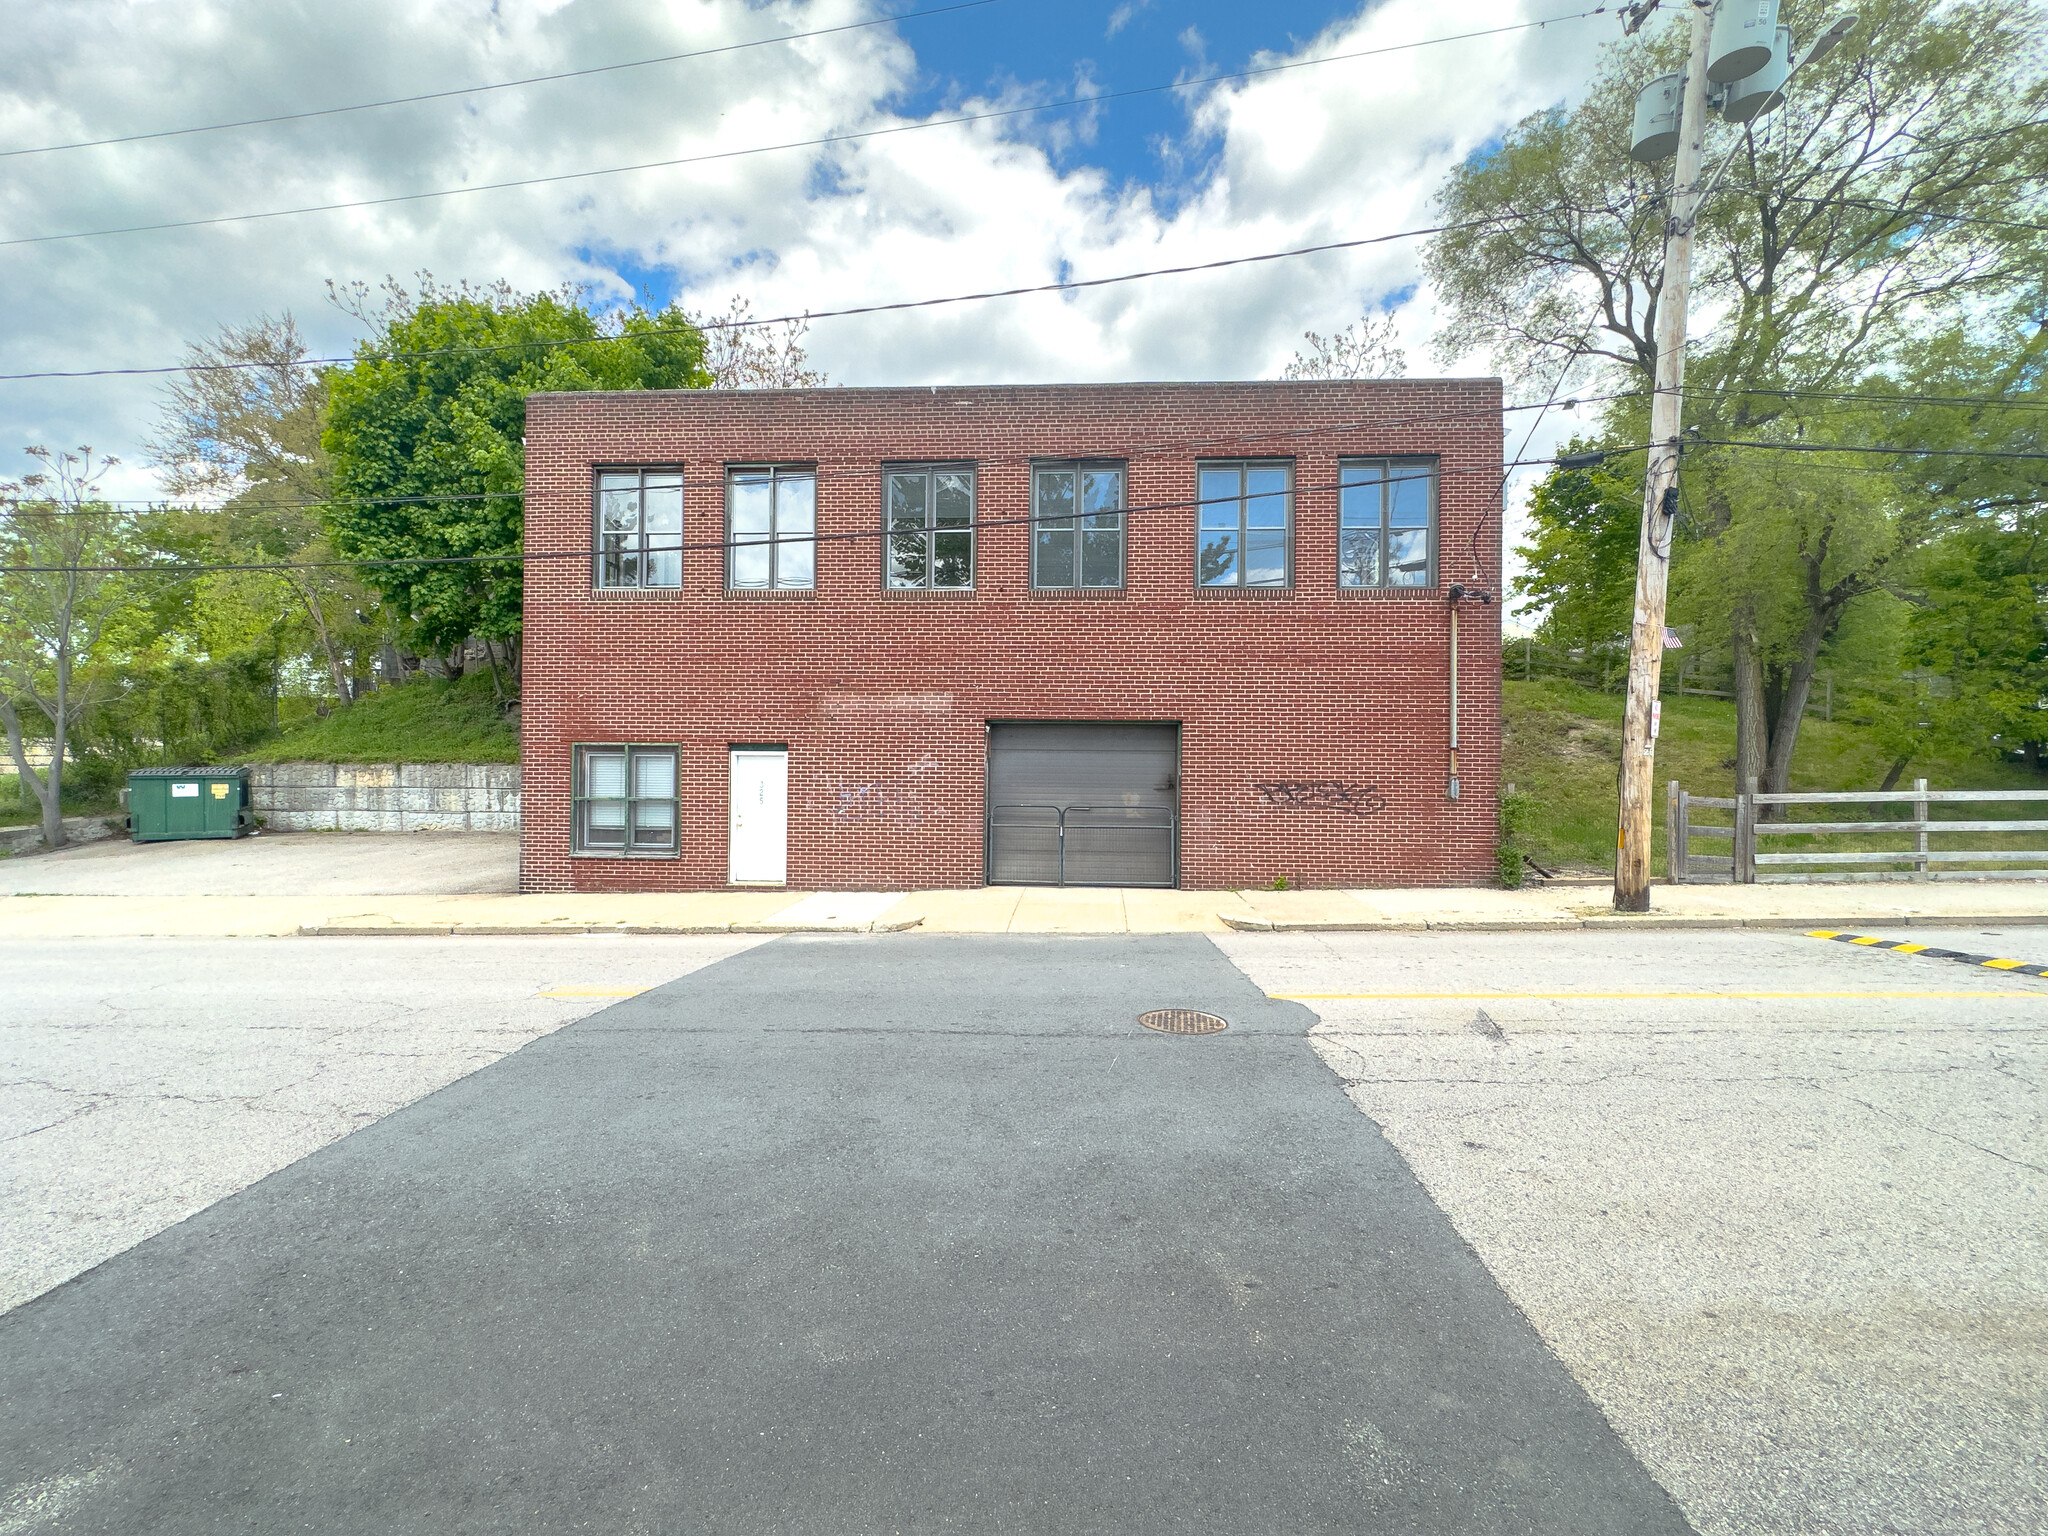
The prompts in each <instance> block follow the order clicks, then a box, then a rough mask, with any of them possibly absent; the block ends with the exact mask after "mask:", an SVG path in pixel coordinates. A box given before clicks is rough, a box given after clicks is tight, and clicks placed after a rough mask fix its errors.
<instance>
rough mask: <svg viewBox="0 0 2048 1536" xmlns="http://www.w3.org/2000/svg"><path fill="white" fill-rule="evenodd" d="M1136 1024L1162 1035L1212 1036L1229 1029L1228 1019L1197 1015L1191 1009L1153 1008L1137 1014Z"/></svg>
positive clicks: (1211, 1015) (1208, 1014)
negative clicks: (1218, 1031)
mask: <svg viewBox="0 0 2048 1536" xmlns="http://www.w3.org/2000/svg"><path fill="white" fill-rule="evenodd" d="M1138 1022H1139V1023H1140V1024H1142V1025H1144V1026H1145V1027H1146V1028H1147V1029H1156V1030H1158V1031H1159V1032H1160V1033H1161V1034H1163V1035H1213V1034H1215V1033H1216V1031H1217V1030H1219V1029H1228V1028H1230V1021H1229V1020H1228V1019H1219V1018H1217V1017H1216V1015H1215V1014H1213V1013H1197V1012H1195V1010H1194V1009H1192V1008H1155V1009H1153V1010H1152V1011H1151V1012H1150V1013H1141V1014H1139V1015H1138Z"/></svg>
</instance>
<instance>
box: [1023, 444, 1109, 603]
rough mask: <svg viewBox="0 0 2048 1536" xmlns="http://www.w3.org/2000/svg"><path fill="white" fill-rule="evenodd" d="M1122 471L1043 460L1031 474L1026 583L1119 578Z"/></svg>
mask: <svg viewBox="0 0 2048 1536" xmlns="http://www.w3.org/2000/svg"><path fill="white" fill-rule="evenodd" d="M1123 506H1124V472H1123V468H1122V466H1120V465H1116V464H1057V465H1055V464H1042V465H1040V466H1039V467H1038V468H1037V469H1036V470H1034V471H1033V472H1032V476H1031V585H1032V586H1034V587H1041V588H1045V587H1120V586H1122V585H1123V584H1124V513H1123Z"/></svg>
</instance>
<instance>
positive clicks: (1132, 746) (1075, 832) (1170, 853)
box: [988, 720, 1180, 886]
mask: <svg viewBox="0 0 2048 1536" xmlns="http://www.w3.org/2000/svg"><path fill="white" fill-rule="evenodd" d="M1179 806H1180V727H1179V726H1177V725H1108V724H1101V723H1097V722H1089V723H1086V724H1078V723H1068V722H1052V721H1035V720H1034V721H1015V722H1006V723H1002V724H995V725H991V726H990V727H989V735H988V881H989V884H991V885H1164V886H1171V885H1173V884H1175V883H1176V881H1177V878H1178V869H1177V866H1178V863H1179V847H1180V827H1179V820H1180V815H1179Z"/></svg>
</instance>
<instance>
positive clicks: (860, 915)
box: [0, 881, 2048, 938]
mask: <svg viewBox="0 0 2048 1536" xmlns="http://www.w3.org/2000/svg"><path fill="white" fill-rule="evenodd" d="M1984 922H1997V923H2010V924H2021V923H2048V885H2044V884H2042V883H2040V882H2035V881H1995V882H1994V881H1984V882H1967V883H1965V882H1955V883H1946V884H1931V883H1930V884H1926V885H1891V884H1875V883H1870V884H1854V885H1850V884H1844V885H1776V886H1725V885H1723V886H1658V887H1656V888H1655V890H1654V891H1653V892H1652V896H1651V910H1650V911H1649V912H1648V913H1647V914H1642V915H1622V914H1618V913H1616V912H1614V911H1613V910H1612V908H1611V906H1610V905H1609V903H1608V892H1607V888H1606V887H1605V886H1567V887H1552V888H1550V889H1547V890H1525V891H1489V890H1463V889H1452V890H1437V889H1407V890H1365V891H1159V890H1119V889H1083V888H1072V889H1064V890H1061V889H1051V888H1046V887H1037V886H988V887H983V888H981V889H978V890H957V891H912V892H909V893H907V894H906V893H898V892H888V891H853V892H846V891H826V892H798V891H762V890H740V891H693V892H686V893H680V894H674V895H578V894H557V895H532V896H519V895H494V894H460V895H419V894H408V895H390V896H378V895H359V894H322V895H306V896H289V895H266V896H181V897H173V896H157V895H135V896H98V895H78V896H65V895H11V896H10V895H0V936H5V937H11V938H92V937H141V936H154V937H179V936H186V937H217V938H230V937H243V936H271V937H275V936H280V935H295V934H304V935H308V936H336V935H402V934H444V935H445V934H542V933H657V934H658V933H679V934H691V933H869V932H873V933H891V932H901V931H903V930H905V929H910V928H916V929H919V930H921V931H924V932H930V933H1223V932H1226V931H1231V930H1236V931H1240V932H1280V933H1314V932H1372V931H1394V932H1401V931H1417V930H1424V929H1428V930H1444V931H1452V932H1455V931H1459V930H1465V931H1474V932H1518V931H1539V932H1542V931H1555V930H1561V929H1578V928H1594V929H1600V928H1629V927H1634V928H1646V929H1655V928H1673V927H1681V928H1743V927H1754V928H1787V927H1828V928H1843V929H1853V928H1857V927H1859V926H1883V927H1887V928H1899V927H1913V926H1922V925H1927V926H1939V925H1942V924H1973V923H1984Z"/></svg>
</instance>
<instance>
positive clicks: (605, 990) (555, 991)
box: [533, 987, 647, 997]
mask: <svg viewBox="0 0 2048 1536" xmlns="http://www.w3.org/2000/svg"><path fill="white" fill-rule="evenodd" d="M646 990H647V988H645V987H553V988H550V989H549V990H548V991H546V992H536V993H534V994H533V995H534V996H535V997H638V996H639V995H640V994H641V993H642V992H645V991H646Z"/></svg>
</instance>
